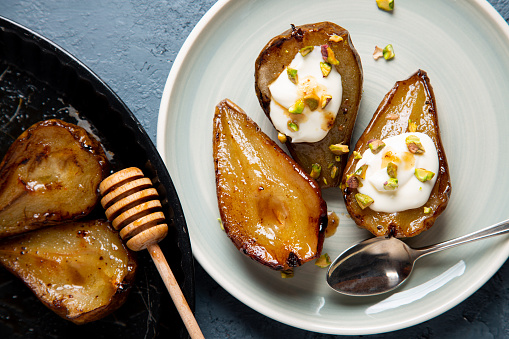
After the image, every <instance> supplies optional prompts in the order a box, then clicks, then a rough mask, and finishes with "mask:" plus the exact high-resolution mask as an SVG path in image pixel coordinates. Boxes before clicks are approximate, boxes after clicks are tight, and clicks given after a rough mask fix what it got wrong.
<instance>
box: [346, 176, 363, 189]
mask: <svg viewBox="0 0 509 339" xmlns="http://www.w3.org/2000/svg"><path fill="white" fill-rule="evenodd" d="M346 187H349V188H358V187H362V183H361V182H360V180H359V178H357V177H356V176H355V175H354V174H348V175H347V176H346Z"/></svg>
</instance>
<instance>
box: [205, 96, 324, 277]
mask: <svg viewBox="0 0 509 339" xmlns="http://www.w3.org/2000/svg"><path fill="white" fill-rule="evenodd" d="M213 156H214V163H215V175H216V191H217V200H218V206H219V212H220V215H221V220H222V224H223V227H224V230H225V232H226V234H227V235H228V237H229V238H230V239H231V240H232V242H233V243H234V244H235V246H236V247H237V248H238V249H239V250H240V251H241V252H243V253H244V254H246V255H248V256H249V257H251V258H252V259H254V260H256V261H258V262H260V263H262V264H264V265H266V266H268V267H270V268H272V269H275V270H288V269H291V268H293V267H296V266H299V265H301V264H303V263H305V262H307V261H309V260H312V259H315V258H317V257H318V256H319V255H320V252H321V250H322V245H323V240H324V233H325V229H326V227H327V205H326V202H325V201H324V200H323V199H322V196H321V191H320V188H319V187H318V185H317V184H316V181H315V180H314V179H312V178H311V177H310V176H309V175H308V174H306V173H305V172H304V171H303V170H302V169H301V167H300V166H299V165H298V164H297V163H296V162H295V161H294V160H293V159H292V158H290V156H288V155H287V154H286V153H285V152H284V151H283V150H282V149H281V148H280V147H279V146H278V145H277V144H276V143H275V142H274V141H272V140H271V139H270V138H269V137H268V136H267V135H266V134H265V133H263V132H262V131H261V130H260V128H259V127H258V126H257V125H256V123H255V122H254V121H253V120H251V119H250V118H249V117H248V116H247V115H246V113H245V112H244V111H243V110H242V109H241V108H240V107H238V106H237V105H235V104H234V103H233V102H231V101H230V100H223V101H221V102H220V103H219V104H218V105H217V106H216V110H215V115H214V139H213Z"/></svg>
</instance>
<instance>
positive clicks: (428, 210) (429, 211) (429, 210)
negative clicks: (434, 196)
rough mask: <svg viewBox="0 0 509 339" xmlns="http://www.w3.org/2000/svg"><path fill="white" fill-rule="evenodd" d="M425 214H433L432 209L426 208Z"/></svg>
mask: <svg viewBox="0 0 509 339" xmlns="http://www.w3.org/2000/svg"><path fill="white" fill-rule="evenodd" d="M424 213H425V214H428V213H431V208H429V207H426V206H424Z"/></svg>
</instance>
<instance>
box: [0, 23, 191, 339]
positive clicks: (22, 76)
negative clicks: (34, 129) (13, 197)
mask: <svg viewBox="0 0 509 339" xmlns="http://www.w3.org/2000/svg"><path fill="white" fill-rule="evenodd" d="M50 118H58V119H62V120H64V121H67V122H70V123H76V124H79V125H82V126H84V127H86V128H88V129H89V130H90V131H91V132H92V133H93V134H94V135H95V136H96V137H98V139H99V140H100V141H101V143H102V144H103V146H104V148H105V149H106V150H107V152H109V153H110V154H112V167H113V170H118V169H121V168H125V167H129V166H136V167H139V168H141V169H142V170H143V172H144V174H145V176H147V177H149V178H150V179H151V180H152V182H153V183H154V186H155V188H156V189H157V191H158V193H159V195H160V197H161V202H162V204H163V210H164V213H165V215H166V217H167V219H168V222H169V226H170V230H169V233H168V236H167V237H166V238H165V239H164V240H163V241H162V242H161V243H160V246H161V249H162V250H163V252H164V253H165V256H166V259H167V260H168V263H169V265H170V266H171V268H172V271H173V273H174V274H175V277H176V278H177V281H178V282H179V284H180V286H181V288H182V291H183V293H184V295H185V297H186V299H187V301H188V303H189V305H190V306H191V309H194V266H193V258H192V253H191V245H190V241H189V237H188V232H187V227H186V223H185V219H184V215H183V212H182V209H181V206H180V202H179V199H178V196H177V193H176V191H175V188H174V186H173V183H172V181H171V178H170V176H169V174H168V171H167V169H166V167H165V165H164V163H163V161H162V160H161V158H160V156H159V154H158V152H157V150H156V148H155V147H154V145H153V143H152V142H151V140H150V138H149V137H148V135H147V134H146V132H145V131H144V129H143V128H142V126H141V125H140V123H139V122H138V121H137V119H136V117H135V116H134V115H133V114H132V113H131V112H130V110H129V109H128V108H127V107H126V105H125V104H124V103H123V102H122V101H121V100H120V98H119V97H118V96H117V95H116V94H115V93H114V92H113V91H112V90H111V89H110V88H109V87H108V86H107V85H106V84H105V83H104V82H103V81H101V80H100V79H99V78H98V77H97V76H96V75H95V74H94V73H93V72H91V71H90V70H89V69H88V68H87V67H86V66H85V65H83V64H82V63H81V62H80V61H78V60H77V59H76V58H75V57H73V56H72V55H70V54H69V53H67V52H66V51H64V50H63V49H62V48H60V47H58V46H57V45H55V44H54V43H52V42H51V41H49V40H47V39H46V38H44V37H42V36H40V35H39V34H37V33H35V32H32V31H30V30H29V29H27V28H25V27H22V26H20V25H18V24H16V23H14V22H12V21H10V20H8V19H5V18H2V17H0V156H1V157H3V155H4V154H5V153H6V151H7V149H8V147H9V146H10V144H11V143H12V141H13V140H14V139H15V138H17V136H18V135H19V134H21V132H22V131H23V130H25V129H26V128H28V127H30V126H31V125H32V124H33V123H36V122H38V121H41V120H45V119H50ZM94 213H102V214H104V211H103V210H99V209H97V211H95V212H94ZM137 256H138V262H139V265H138V266H139V270H138V273H137V278H136V285H135V287H134V288H133V290H132V291H131V294H130V295H129V297H128V299H127V302H126V303H125V304H124V305H123V306H122V307H121V308H120V309H119V310H117V311H116V312H114V313H113V314H112V315H109V316H107V317H106V318H104V319H101V320H98V321H95V322H92V323H89V324H85V325H80V326H78V325H74V324H73V323H71V322H69V321H67V320H64V319H61V318H60V317H58V316H57V315H56V314H54V313H53V312H51V311H50V310H48V309H47V308H46V307H45V306H43V304H42V303H41V302H39V301H38V299H37V298H36V297H35V295H33V294H32V292H31V291H30V290H29V289H28V288H27V287H25V286H24V285H23V283H22V282H21V281H19V280H17V278H15V277H14V276H13V275H11V274H10V273H9V272H7V270H5V269H1V268H0V334H1V335H0V337H2V338H94V339H100V338H123V339H128V338H158V337H161V338H162V337H166V338H169V337H171V338H175V337H183V338H187V337H188V335H187V331H186V330H185V327H184V325H183V323H182V321H181V320H180V317H179V315H178V313H177V311H176V309H175V307H174V305H173V303H172V301H171V299H170V298H169V295H168V292H167V291H166V288H165V286H164V284H163V282H162V280H161V278H160V276H159V274H158V272H157V270H156V268H155V266H154V264H153V263H152V260H151V259H150V256H149V255H148V253H146V251H142V252H138V253H137Z"/></svg>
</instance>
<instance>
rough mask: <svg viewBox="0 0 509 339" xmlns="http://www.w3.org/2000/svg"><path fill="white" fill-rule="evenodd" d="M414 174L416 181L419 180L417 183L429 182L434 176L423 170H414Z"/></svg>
mask: <svg viewBox="0 0 509 339" xmlns="http://www.w3.org/2000/svg"><path fill="white" fill-rule="evenodd" d="M414 174H415V177H416V178H417V179H419V181H422V182H426V181H428V180H431V179H433V177H434V176H435V173H433V172H431V171H428V170H425V169H424V168H416V169H415V173H414Z"/></svg>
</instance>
